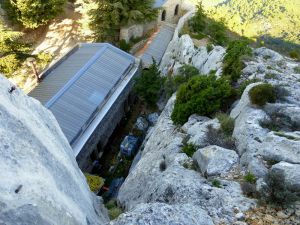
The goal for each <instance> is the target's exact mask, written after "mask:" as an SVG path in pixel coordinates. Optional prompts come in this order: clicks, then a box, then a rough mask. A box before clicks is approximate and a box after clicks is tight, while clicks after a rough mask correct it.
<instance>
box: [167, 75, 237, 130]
mask: <svg viewBox="0 0 300 225" xmlns="http://www.w3.org/2000/svg"><path fill="white" fill-rule="evenodd" d="M232 95H233V92H232V88H231V86H230V84H229V82H228V81H227V80H226V79H224V78H220V79H217V78H216V76H215V75H213V74H211V75H209V76H205V75H199V76H194V77H192V78H191V79H190V80H189V81H188V82H187V83H184V84H182V85H181V86H180V87H179V90H178V92H177V95H176V101H175V105H174V110H173V112H172V115H171V118H172V120H173V122H174V123H175V124H184V123H185V122H186V121H187V120H188V118H189V116H190V115H192V114H194V113H197V114H199V115H203V116H211V115H212V114H214V113H216V112H217V111H219V110H221V109H222V107H224V106H225V105H226V103H227V101H228V100H229V99H230V97H232Z"/></svg>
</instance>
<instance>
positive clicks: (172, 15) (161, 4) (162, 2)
mask: <svg viewBox="0 0 300 225" xmlns="http://www.w3.org/2000/svg"><path fill="white" fill-rule="evenodd" d="M182 4H183V0H155V2H154V4H153V7H154V8H157V9H158V16H157V20H155V21H152V22H149V23H147V24H135V25H131V26H127V27H123V28H121V31H120V39H121V40H122V39H124V40H126V41H127V42H129V40H130V39H131V38H136V37H142V36H144V35H146V34H147V33H148V32H150V31H151V30H154V29H157V27H158V26H160V25H162V24H164V23H170V24H176V23H177V22H178V20H179V18H180V15H181V12H182Z"/></svg>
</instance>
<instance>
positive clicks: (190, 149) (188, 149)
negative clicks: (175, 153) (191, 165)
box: [181, 143, 197, 157]
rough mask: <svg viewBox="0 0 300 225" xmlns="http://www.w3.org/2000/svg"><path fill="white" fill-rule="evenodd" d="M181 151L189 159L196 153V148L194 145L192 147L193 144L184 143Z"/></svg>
mask: <svg viewBox="0 0 300 225" xmlns="http://www.w3.org/2000/svg"><path fill="white" fill-rule="evenodd" d="M181 150H182V151H183V152H184V153H185V154H187V155H188V156H189V157H192V156H193V154H194V153H195V152H196V150H197V147H196V146H195V145H193V144H188V143H185V144H184V146H183V147H182V149H181Z"/></svg>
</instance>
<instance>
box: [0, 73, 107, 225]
mask: <svg viewBox="0 0 300 225" xmlns="http://www.w3.org/2000/svg"><path fill="white" fill-rule="evenodd" d="M12 86H13V85H12V84H11V83H10V82H9V81H7V80H6V79H5V78H3V77H2V76H1V75H0V87H1V89H0V143H1V145H0V171H1V172H0V193H1V195H0V224H6V225H18V224H20V225H21V224H22V225H27V224H28V225H33V224H37V225H41V224H49V225H50V224H51V225H53V224H57V225H61V224H64V225H67V224H70V225H71V224H72V225H76V224H104V223H106V222H107V221H108V217H107V213H106V211H105V209H104V207H103V205H102V200H101V199H100V198H98V197H96V196H95V195H94V194H92V193H91V192H90V190H89V187H88V185H87V183H86V181H85V177H84V175H83V174H82V173H81V171H80V169H79V168H78V166H77V163H76V160H75V157H74V155H73V152H72V149H71V147H70V146H69V144H68V141H67V139H66V138H65V136H64V134H63V133H62V131H61V129H60V127H59V125H58V123H57V121H56V120H55V118H54V116H53V115H52V113H51V112H50V111H48V110H47V109H46V108H44V107H43V106H42V105H41V104H40V103H39V102H38V101H36V100H34V99H32V98H30V97H28V96H26V95H25V94H24V93H23V92H22V91H20V90H19V89H16V90H14V91H12V92H11V93H10V89H11V87H12Z"/></svg>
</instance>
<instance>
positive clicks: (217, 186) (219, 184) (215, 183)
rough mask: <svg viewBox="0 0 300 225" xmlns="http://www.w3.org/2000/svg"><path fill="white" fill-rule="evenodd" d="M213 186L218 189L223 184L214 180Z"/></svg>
mask: <svg viewBox="0 0 300 225" xmlns="http://www.w3.org/2000/svg"><path fill="white" fill-rule="evenodd" d="M211 184H212V186H214V187H216V188H221V187H222V185H221V182H220V181H219V180H218V179H213V181H212V182H211Z"/></svg>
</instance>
